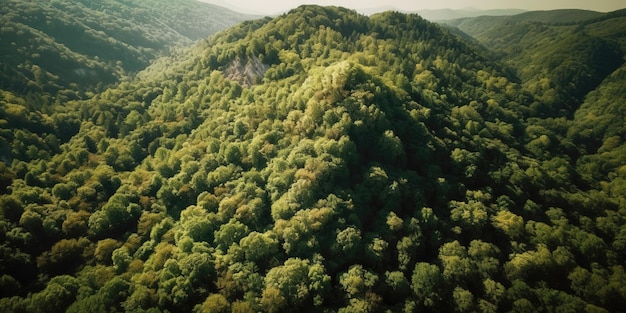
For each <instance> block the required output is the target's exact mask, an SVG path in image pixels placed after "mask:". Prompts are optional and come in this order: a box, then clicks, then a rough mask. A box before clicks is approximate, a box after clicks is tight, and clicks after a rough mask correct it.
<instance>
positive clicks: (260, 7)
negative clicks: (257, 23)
mask: <svg viewBox="0 0 626 313" xmlns="http://www.w3.org/2000/svg"><path fill="white" fill-rule="evenodd" d="M199 1H203V2H208V3H213V4H216V5H220V6H223V7H226V8H229V9H231V10H235V11H237V12H240V13H247V14H258V15H276V14H281V13H283V12H286V11H289V10H291V9H293V8H296V7H298V6H300V5H303V4H317V5H324V6H327V5H334V6H342V7H346V8H350V9H354V10H357V11H360V12H362V11H365V10H371V9H375V8H393V9H397V10H401V11H420V10H439V9H454V10H461V9H468V8H472V9H478V10H494V9H521V10H527V11H535V10H556V9H582V10H592V11H598V12H611V11H615V10H619V9H624V8H626V3H624V1H623V0H598V1H581V0H575V1H571V0H551V1H545V0H530V1H524V2H520V1H511V0H502V1H493V0H466V1H456V0H437V1H432V0H428V1H406V0H384V1H383V0H361V1H357V0H344V1H339V0H312V1H311V0H309V1H306V0H298V1H288V0H267V1H250V0H231V1H225V0H199Z"/></svg>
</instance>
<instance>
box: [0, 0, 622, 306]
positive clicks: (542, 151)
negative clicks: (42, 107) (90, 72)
mask: <svg viewBox="0 0 626 313" xmlns="http://www.w3.org/2000/svg"><path fill="white" fill-rule="evenodd" d="M590 25H591V24H590ZM598 31H600V28H598ZM536 36H540V33H537V35H536ZM561 36H563V40H564V42H567V40H566V39H567V38H566V37H567V36H566V35H564V34H562V35H561ZM589 36H593V35H592V34H589ZM598 36H599V35H598ZM600 39H602V40H604V41H603V42H607V45H608V47H610V48H611V49H610V51H612V52H611V53H614V54H615V58H614V59H607V60H605V61H602V62H607V65H606V67H605V68H603V69H602V70H601V71H602V73H604V72H607V74H602V75H605V76H604V77H602V78H600V79H599V80H600V81H599V82H597V84H598V85H599V87H597V88H595V87H593V88H592V87H590V90H592V91H591V92H590V93H589V94H588V95H587V96H586V97H584V101H583V99H582V98H581V104H580V108H579V109H578V106H571V105H570V104H569V103H562V101H564V100H563V99H562V98H555V99H551V98H547V96H546V95H545V93H538V92H536V91H535V90H533V89H532V88H531V87H532V86H533V84H534V80H536V79H537V77H538V74H536V75H532V74H529V75H522V74H519V75H518V74H517V73H516V72H515V71H514V70H511V67H512V66H511V64H514V63H510V62H509V61H507V60H505V61H504V62H501V60H496V59H494V58H493V56H492V55H491V54H490V53H489V52H486V51H485V49H481V48H476V45H475V43H473V42H467V41H464V40H462V39H460V38H458V37H457V36H456V35H454V34H453V33H451V32H449V31H448V30H445V29H443V28H441V27H439V26H438V25H436V24H432V23H429V22H427V21H425V20H423V19H422V18H420V17H419V16H417V15H411V14H409V15H407V14H401V13H396V12H386V13H382V14H377V15H373V16H371V17H366V16H362V15H359V14H357V13H356V12H354V11H350V10H346V9H342V8H337V7H318V6H303V7H299V8H297V9H295V10H293V11H291V12H289V13H287V14H284V15H282V16H279V17H277V18H274V19H270V18H265V19H260V20H255V21H248V22H244V23H242V24H239V25H237V26H234V27H232V28H229V29H228V30H226V31H224V32H221V33H219V34H217V35H215V36H212V37H210V38H209V39H206V40H204V41H202V42H200V43H198V44H196V45H194V46H192V47H190V48H188V49H185V50H184V51H178V52H177V53H176V54H175V55H172V56H170V57H165V58H162V59H159V60H157V61H156V62H154V64H153V65H151V66H150V67H149V68H147V69H146V70H144V71H142V72H141V73H139V74H138V75H136V77H134V78H133V79H129V80H128V81H125V82H123V83H120V84H119V85H118V86H116V87H115V88H111V89H108V90H106V91H104V92H102V93H98V94H96V95H94V96H93V97H92V98H90V99H86V100H75V101H68V102H66V103H64V105H63V106H62V107H57V108H55V110H53V111H51V112H48V113H49V114H48V113H46V114H44V113H42V112H39V111H37V110H26V109H24V107H25V106H26V105H27V102H26V101H27V100H24V99H21V98H19V97H15V96H12V95H11V94H9V93H5V94H3V98H2V99H3V100H2V101H4V102H3V105H2V109H3V116H4V118H3V120H2V121H1V122H2V123H3V124H4V125H14V123H22V124H25V125H32V127H33V129H36V130H38V132H36V131H33V132H31V133H27V132H23V131H18V130H15V131H12V128H10V127H8V126H7V127H6V128H4V129H5V130H4V132H5V133H6V132H10V133H11V134H10V136H11V137H10V138H13V141H12V142H11V143H10V144H9V143H7V144H5V145H4V146H3V147H4V148H3V149H4V150H10V151H7V154H6V157H5V158H4V159H3V160H2V162H0V166H1V169H2V176H1V177H0V188H1V189H2V191H3V193H2V195H1V196H0V208H1V211H0V213H1V216H2V221H0V230H2V231H1V232H0V239H1V240H2V244H1V245H0V256H1V257H0V269H1V271H0V273H2V276H1V277H0V291H1V294H2V298H1V299H0V308H3V309H6V310H7V311H12V312H38V311H46V312H84V311H89V312H123V311H126V312H147V311H149V312H166V311H169V312H188V311H195V312H229V311H231V312H258V311H264V312H291V311H311V312H319V311H327V312H382V311H391V312H419V311H435V312H437V311H438V312H452V311H459V312H472V311H484V312H509V311H511V312H553V311H564V312H618V311H620V310H622V305H623V303H624V302H626V289H625V288H624V286H625V284H624V282H625V281H626V276H625V274H624V261H625V260H626V245H625V244H624V243H625V242H626V241H625V238H626V237H624V236H626V226H625V225H624V224H625V223H626V219H625V216H626V201H625V200H626V199H625V198H624V196H625V195H626V193H624V192H622V191H623V186H624V185H623V181H624V179H625V176H624V172H625V171H624V168H623V167H624V160H623V156H624V153H622V151H623V148H622V147H623V142H624V130H623V129H624V128H623V121H624V113H625V112H624V111H623V105H621V104H623V102H621V101H622V100H623V99H624V94H623V88H621V86H623V83H624V79H625V77H624V69H623V65H622V63H623V57H624V53H623V50H622V47H621V46H620V45H619V44H615V43H613V42H612V41H611V40H609V38H608V37H600ZM614 40H615V39H614ZM601 48H602V47H601ZM602 49H604V48H602ZM585 51H586V50H585ZM602 51H604V50H602ZM581 54H582V55H584V56H587V54H586V53H585V52H584V51H583V52H581ZM611 55H612V54H611ZM555 56H556V55H555ZM520 58H521V56H520ZM528 60H529V62H532V61H533V60H538V61H541V62H543V61H542V60H543V59H533V58H530V59H528ZM575 60H586V59H584V57H582V58H581V59H575ZM594 60H595V59H594ZM611 62H615V63H611ZM539 65H540V64H538V66H539ZM576 65H578V63H576ZM580 66H583V67H585V66H588V65H586V63H585V64H580ZM564 68H566V67H564ZM590 70H596V69H595V67H594V68H592V69H590ZM602 75H601V74H598V76H602ZM594 79H595V78H594ZM554 83H555V84H557V83H560V81H558V80H555V82H554ZM556 86H558V87H561V86H560V85H556ZM586 86H587V85H586ZM555 88H556V87H555ZM563 88H565V89H564V90H565V91H567V92H569V93H565V94H567V95H570V96H575V94H573V93H572V92H573V91H571V90H570V89H567V88H569V87H568V86H565V87H563ZM559 90H560V89H559ZM615 99H621V100H620V102H617V101H616V102H613V100H615ZM602 104H604V106H602ZM554 107H558V108H562V110H563V111H564V112H566V113H568V114H566V116H559V115H558V114H559V112H561V111H560V109H559V110H553V109H551V108H554ZM568 110H571V111H568ZM591 118H593V119H591ZM620 122H621V123H622V124H619V123H620ZM28 123H30V124H28ZM589 123H592V124H598V125H605V126H606V128H605V129H600V130H592V131H591V132H590V128H588V125H589ZM594 129H595V128H594ZM595 132H597V133H595ZM7 136H9V135H7ZM600 137H602V139H600ZM5 138H9V137H5ZM590 140H595V141H590ZM587 143H589V144H588V145H584V144H587ZM9 156H10V157H9Z"/></svg>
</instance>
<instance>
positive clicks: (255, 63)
mask: <svg viewBox="0 0 626 313" xmlns="http://www.w3.org/2000/svg"><path fill="white" fill-rule="evenodd" d="M268 68H269V65H267V64H263V63H262V62H261V60H259V58H257V57H256V56H254V57H252V58H248V59H241V58H236V59H235V60H234V61H233V62H232V63H231V64H230V65H229V66H228V67H227V68H226V69H225V70H224V76H225V77H226V78H228V79H231V80H234V81H237V82H239V83H240V84H241V85H243V86H248V87H249V86H252V85H253V84H254V83H255V81H256V80H257V78H260V77H263V75H265V72H266V71H267V69H268Z"/></svg>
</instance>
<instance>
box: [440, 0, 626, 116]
mask: <svg viewBox="0 0 626 313" xmlns="http://www.w3.org/2000/svg"><path fill="white" fill-rule="evenodd" d="M624 21H626V20H625V19H624V17H623V14H621V13H620V11H616V12H611V13H604V14H601V13H597V12H588V11H575V10H574V11H572V10H556V11H539V12H527V13H523V14H519V15H515V16H510V17H478V18H474V19H464V20H457V21H456V22H454V21H453V22H450V25H453V26H455V27H458V28H459V29H460V30H461V31H463V32H466V33H467V34H469V35H470V36H471V37H473V38H474V39H476V40H477V41H478V42H479V43H480V44H482V45H483V46H485V47H488V49H489V50H490V51H492V52H493V53H494V55H496V56H497V57H498V58H499V59H501V60H502V61H503V62H505V64H507V65H508V66H510V67H511V68H512V69H514V70H515V71H516V73H517V75H518V76H519V77H520V78H521V79H522V81H523V82H524V85H525V87H526V88H528V89H529V91H531V92H532V93H533V94H535V95H537V96H538V97H539V98H540V99H541V100H542V104H541V105H540V106H536V107H534V108H533V109H534V111H535V112H542V113H541V114H543V115H544V116H550V117H558V116H567V117H571V116H572V114H573V112H574V111H575V110H576V109H577V108H578V106H580V104H581V103H582V102H583V101H584V97H585V96H586V94H587V93H588V92H590V91H592V90H594V89H595V88H596V87H597V86H598V85H599V84H600V83H601V82H602V80H603V79H604V78H606V77H607V76H608V75H609V74H611V73H612V72H613V71H615V70H616V69H617V68H618V67H619V66H620V65H621V64H622V63H623V58H624V51H625V50H624V49H623V47H624V44H623V42H624V36H623V31H624V30H626V27H624V25H625V24H624ZM537 105H539V104H537Z"/></svg>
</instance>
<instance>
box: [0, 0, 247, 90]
mask: <svg viewBox="0 0 626 313" xmlns="http://www.w3.org/2000/svg"><path fill="white" fill-rule="evenodd" d="M250 18H252V17H251V16H246V15H243V14H239V13H235V12H232V11H228V10H226V9H224V8H221V7H218V6H215V5H211V4H207V3H203V2H198V1H195V0H176V1H166V0H102V1H92V0H74V1H70V0H52V1H50V0H30V1H21V0H1V1H0V25H1V27H0V42H2V45H0V66H1V67H2V68H1V69H0V75H2V76H0V89H5V90H11V91H12V92H15V93H17V94H19V95H22V96H28V95H31V97H32V98H39V101H40V102H41V101H42V99H41V98H44V99H50V100H48V101H54V100H55V99H57V98H61V99H67V98H68V97H69V98H70V99H73V98H77V97H78V98H84V97H85V96H84V92H86V91H91V92H93V91H96V90H99V91H103V90H104V88H105V87H107V86H108V85H110V84H112V83H115V82H117V81H118V80H119V79H120V78H122V77H124V76H126V75H128V74H131V73H134V72H137V71H139V70H141V69H143V68H145V67H146V66H147V65H148V64H149V63H150V61H152V60H153V59H155V58H156V57H158V56H160V55H163V54H164V53H167V52H168V49H171V48H174V47H176V46H178V45H189V44H191V42H192V41H194V40H198V39H201V38H206V37H207V36H208V35H210V34H213V33H215V32H217V31H219V30H223V29H225V28H227V27H229V26H232V25H234V24H237V23H239V22H241V21H243V20H245V19H250ZM94 87H98V88H95V90H94ZM42 92H44V93H45V94H48V95H47V97H42V94H41V93H42ZM29 101H35V100H34V99H30V100H29Z"/></svg>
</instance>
